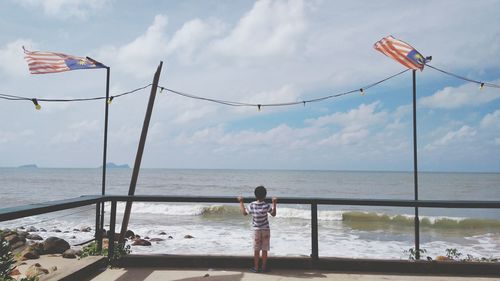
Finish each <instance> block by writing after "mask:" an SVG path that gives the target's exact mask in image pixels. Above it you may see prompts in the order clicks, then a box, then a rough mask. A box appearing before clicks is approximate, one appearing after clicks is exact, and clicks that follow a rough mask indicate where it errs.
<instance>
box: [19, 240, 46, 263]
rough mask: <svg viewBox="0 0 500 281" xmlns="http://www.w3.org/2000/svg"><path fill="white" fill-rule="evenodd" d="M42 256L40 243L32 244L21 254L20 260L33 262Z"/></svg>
mask: <svg viewBox="0 0 500 281" xmlns="http://www.w3.org/2000/svg"><path fill="white" fill-rule="evenodd" d="M41 254H43V245H42V243H34V244H31V245H29V246H28V247H26V248H25V249H24V250H23V251H22V252H21V253H20V256H21V260H35V259H38V258H39V257H40V255H41Z"/></svg>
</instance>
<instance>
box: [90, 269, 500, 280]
mask: <svg viewBox="0 0 500 281" xmlns="http://www.w3.org/2000/svg"><path fill="white" fill-rule="evenodd" d="M305 279H307V280H322V281H326V280H335V281H354V280H356V281H472V280H474V281H500V278H486V277H448V276H404V275H374V274H347V273H332V272H326V271H315V270H313V271H309V270H307V271H304V270H281V269H280V270H275V271H272V272H270V273H265V274H263V273H251V272H248V271H240V270H234V269H231V270H227V271H226V270H211V269H207V270H203V269H193V270H176V269H168V268H142V267H135V268H116V269H107V270H106V271H104V272H102V273H100V274H99V275H97V276H95V277H92V278H88V279H83V280H85V281H174V280H175V281H245V280H259V281H260V280H262V281H275V280H276V281H277V280H281V281H283V280H305Z"/></svg>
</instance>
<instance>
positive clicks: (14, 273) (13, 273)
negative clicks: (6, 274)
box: [10, 268, 21, 276]
mask: <svg viewBox="0 0 500 281" xmlns="http://www.w3.org/2000/svg"><path fill="white" fill-rule="evenodd" d="M17 275H21V271H19V269H17V268H14V270H12V271H11V272H10V276H17Z"/></svg>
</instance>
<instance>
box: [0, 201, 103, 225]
mask: <svg viewBox="0 0 500 281" xmlns="http://www.w3.org/2000/svg"><path fill="white" fill-rule="evenodd" d="M104 200H105V198H104V197H103V196H101V195H84V196H81V197H76V198H70V199H64V200H57V201H49V202H44V203H35V204H29V205H23V206H16V207H9V208H3V209H0V222H1V221H8V220H14V219H19V218H24V217H30V216H36V215H41V214H46V213H52V212H56V211H62V210H67V209H73V208H77V207H82V206H87V205H91V204H95V203H97V202H102V201H104Z"/></svg>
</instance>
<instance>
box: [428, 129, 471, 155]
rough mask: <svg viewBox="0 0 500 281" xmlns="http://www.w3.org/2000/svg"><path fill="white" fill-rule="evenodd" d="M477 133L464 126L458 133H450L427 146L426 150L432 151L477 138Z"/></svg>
mask: <svg viewBox="0 0 500 281" xmlns="http://www.w3.org/2000/svg"><path fill="white" fill-rule="evenodd" d="M476 133H477V131H476V130H475V129H473V128H471V127H469V126H467V125H464V126H462V127H461V128H460V129H458V130H456V131H449V132H448V133H446V135H444V136H443V137H441V138H439V139H437V140H435V141H434V142H432V143H430V144H428V145H426V147H425V148H426V149H428V150H432V149H435V148H437V147H439V146H448V145H450V144H453V143H458V142H460V141H463V140H466V139H470V138H471V137H473V136H475V135H476Z"/></svg>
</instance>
